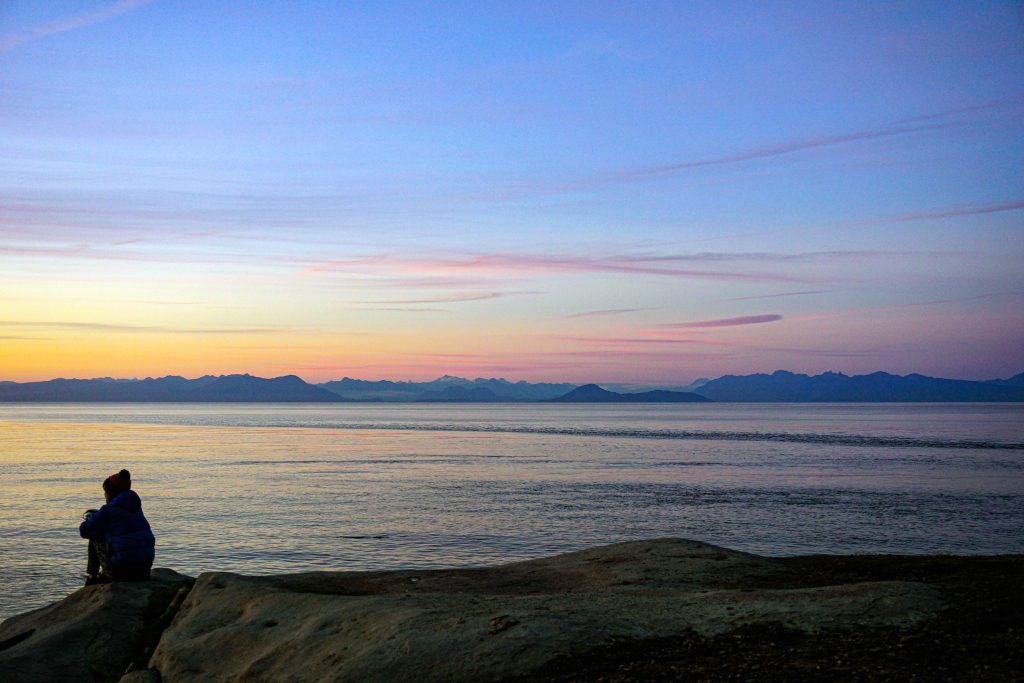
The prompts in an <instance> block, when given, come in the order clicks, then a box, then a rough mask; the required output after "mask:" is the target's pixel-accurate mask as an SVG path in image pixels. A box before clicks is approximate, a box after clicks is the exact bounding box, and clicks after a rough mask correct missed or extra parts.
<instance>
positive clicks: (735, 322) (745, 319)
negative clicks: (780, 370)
mask: <svg viewBox="0 0 1024 683" xmlns="http://www.w3.org/2000/svg"><path fill="white" fill-rule="evenodd" d="M778 320H782V316H781V315H778V314H775V313H770V314H767V315H742V316H739V317H736V318H719V319H717V320H695V321H692V322H685V323H667V324H665V325H662V327H670V328H674V329H700V328H707V327H737V326H740V325H761V324H763V323H773V322H776V321H778Z"/></svg>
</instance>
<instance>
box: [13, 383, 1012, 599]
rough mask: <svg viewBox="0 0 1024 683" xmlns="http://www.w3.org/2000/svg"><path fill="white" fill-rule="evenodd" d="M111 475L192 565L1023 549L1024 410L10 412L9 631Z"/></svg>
mask: <svg viewBox="0 0 1024 683" xmlns="http://www.w3.org/2000/svg"><path fill="white" fill-rule="evenodd" d="M122 467H126V468H128V469H129V470H131V472H132V478H133V481H134V488H135V489H136V491H138V493H139V494H140V495H141V497H142V500H143V507H144V510H145V512H146V515H147V517H148V518H149V520H150V523H151V524H152V526H153V529H154V532H155V534H156V536H157V563H156V564H157V566H165V567H171V568H174V569H176V570H178V571H180V572H183V573H186V574H192V575H195V574H197V573H199V572H203V571H210V570H225V571H233V572H241V573H250V574H266V573H278V572H299V571H310V570H374V569H389V568H410V567H416V568H429V567H450V566H470V565H487V564H498V563H504V562H508V561H512V560H517V559H525V558H532V557H540V556H544V555H550V554H553V553H560V552H565V551H569V550H575V549H580V548H585V547H589V546H593V545H597V544H603V543H611V542H616V541H624V540H630V539H639V538H649V537H657V536H677V537H683V538H690V539H696V540H700V541H705V542H708V543H713V544H716V545H722V546H726V547H729V548H735V549H738V550H744V551H749V552H754V553H758V554H765V555H796V554H811V553H955V554H975V553H1022V552H1024V404H726V403H714V404H650V405H621V404H610V405H597V404H586V405H571V404H569V405H566V404H561V405H555V404H500V405H488V404H340V405H339V404H332V405H324V404H317V405H312V404H256V405H253V404H242V405H235V404H232V405H228V404H201V405H200V404H0V491H2V494H3V495H2V496H0V582H2V585H3V586H4V590H3V591H0V619H2V618H5V617H8V616H11V615H12V614H16V613H18V612H21V611H24V610H27V609H31V608H34V607H39V606H42V605H45V604H47V603H49V602H51V601H53V600H57V599H59V598H61V597H63V596H65V595H67V594H68V593H70V592H71V591H73V590H74V589H75V588H77V587H78V586H80V585H81V582H82V573H83V571H84V568H85V553H86V541H84V540H83V539H81V538H80V537H79V535H78V530H77V527H78V524H79V522H80V520H81V513H82V511H84V510H85V509H87V508H96V507H99V506H100V505H101V504H102V502H103V499H102V491H101V488H100V483H101V481H102V479H103V478H104V477H106V476H107V475H109V474H110V473H111V472H114V471H117V470H119V469H121V468H122Z"/></svg>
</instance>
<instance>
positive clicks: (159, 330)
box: [0, 320, 282, 335]
mask: <svg viewBox="0 0 1024 683" xmlns="http://www.w3.org/2000/svg"><path fill="white" fill-rule="evenodd" d="M0 327H27V328H40V329H47V328H50V329H63V330H79V331H84V332H132V333H156V334H211V335H216V334H223V335H231V334H272V333H275V332H281V331H282V330H281V329H280V328H272V327H239V328H229V327H225V328H188V327H164V326H160V325H119V324H113V323H88V322H77V321H66V320H53V321H29V320H0Z"/></svg>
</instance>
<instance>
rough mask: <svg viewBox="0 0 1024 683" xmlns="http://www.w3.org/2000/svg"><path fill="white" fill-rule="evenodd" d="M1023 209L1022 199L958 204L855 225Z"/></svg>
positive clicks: (935, 218) (1023, 201)
mask: <svg viewBox="0 0 1024 683" xmlns="http://www.w3.org/2000/svg"><path fill="white" fill-rule="evenodd" d="M1021 209H1024V199H1015V200H1012V201H1007V202H1001V203H999V204H975V205H971V206H959V207H953V208H949V209H937V210H934V211H916V212H911V213H903V214H896V215H893V216H883V217H881V218H873V219H870V220H867V221H858V222H857V223H856V224H857V225H864V224H869V223H910V222H914V221H934V220H942V219H944V218H958V217H960V216H983V215H985V214H989V213H1003V212H1005V211H1020V210H1021Z"/></svg>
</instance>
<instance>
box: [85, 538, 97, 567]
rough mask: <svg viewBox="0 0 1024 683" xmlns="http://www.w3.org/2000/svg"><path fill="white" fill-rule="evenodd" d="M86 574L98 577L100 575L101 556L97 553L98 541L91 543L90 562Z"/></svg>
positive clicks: (91, 541)
mask: <svg viewBox="0 0 1024 683" xmlns="http://www.w3.org/2000/svg"><path fill="white" fill-rule="evenodd" d="M85 573H86V574H88V575H89V576H97V575H98V574H99V573H100V555H99V553H98V552H96V541H93V540H90V541H89V561H88V562H87V563H86V565H85Z"/></svg>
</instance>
